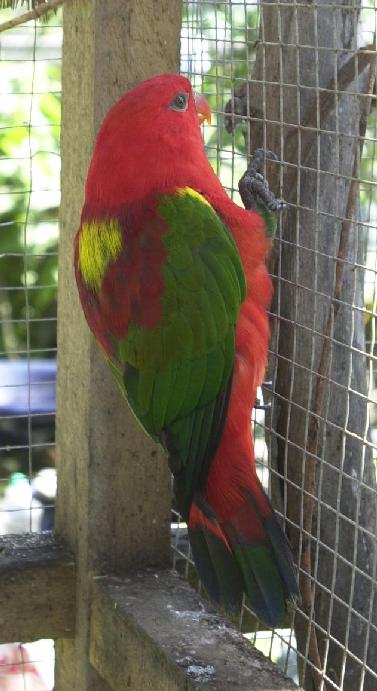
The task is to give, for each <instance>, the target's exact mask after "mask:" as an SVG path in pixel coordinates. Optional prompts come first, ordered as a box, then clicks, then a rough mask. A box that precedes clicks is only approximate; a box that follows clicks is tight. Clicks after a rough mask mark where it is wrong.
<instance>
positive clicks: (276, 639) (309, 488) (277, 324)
mask: <svg viewBox="0 0 377 691" xmlns="http://www.w3.org/2000/svg"><path fill="white" fill-rule="evenodd" d="M3 4H4V5H6V4H8V5H10V4H11V3H3ZM30 4H31V5H36V8H35V9H36V10H37V11H38V12H41V8H42V7H43V12H44V11H45V9H47V6H48V5H49V3H45V2H41V3H38V2H37V3H30ZM60 4H61V5H63V10H62V16H63V21H62V19H61V15H60V14H58V15H56V14H54V13H52V14H51V13H50V14H47V17H48V22H47V24H43V23H41V22H40V21H38V22H37V21H36V19H35V18H33V19H31V20H30V18H29V19H28V22H27V23H26V24H25V23H20V24H19V26H17V28H8V29H7V31H4V32H3V33H0V68H1V71H2V74H3V75H4V77H3V78H2V82H1V86H0V88H1V105H0V112H2V115H3V117H4V122H3V123H1V129H0V155H1V157H2V160H1V166H2V171H0V176H1V178H2V186H3V188H4V191H2V193H1V201H2V200H3V199H4V202H2V207H0V243H1V262H0V271H1V276H0V280H1V284H0V286H1V287H0V348H1V362H0V377H1V379H0V406H1V403H2V401H7V400H8V399H7V395H8V394H9V387H10V385H11V386H13V387H16V389H15V390H17V386H18V387H20V388H21V389H22V391H23V392H24V394H23V397H22V396H21V398H22V405H23V408H22V409H21V408H19V409H18V410H17V408H15V409H8V408H6V406H5V407H0V414H1V417H0V433H1V444H0V479H1V480H2V481H3V492H2V497H0V499H1V500H2V501H3V497H4V496H5V494H6V492H7V491H8V494H9V489H10V487H11V482H10V477H11V475H12V474H13V476H14V473H15V472H18V473H19V472H22V473H23V475H24V477H23V479H21V484H20V485H19V487H20V488H21V486H22V482H23V483H24V486H25V487H26V489H27V491H28V494H27V496H28V500H27V501H28V502H29V503H26V504H25V505H24V506H23V507H22V508H20V506H16V505H15V506H14V507H13V508H12V506H10V505H8V504H5V503H4V502H3V504H1V505H0V519H1V518H2V516H4V521H5V519H6V520H7V521H8V523H7V525H8V524H9V525H11V522H10V521H9V520H8V519H9V516H10V515H11V514H12V512H14V513H17V512H20V511H23V513H22V516H23V518H25V517H26V520H25V522H24V523H23V524H22V525H21V528H20V531H27V532H29V531H31V530H40V525H39V524H38V521H37V519H35V518H33V517H36V516H38V515H39V514H38V511H39V512H40V511H41V510H42V508H43V507H41V505H40V503H38V502H39V499H38V497H36V495H34V498H32V496H31V493H30V485H31V484H32V483H33V482H35V478H36V474H37V471H39V470H41V469H44V468H46V467H50V468H52V466H54V467H56V470H57V478H58V489H57V498H56V521H55V531H56V536H54V535H53V534H51V533H43V534H41V535H39V534H33V535H21V536H18V537H17V538H16V537H14V536H13V537H9V536H7V535H5V537H3V538H2V543H0V550H1V551H0V621H1V627H0V628H1V629H3V631H2V636H1V642H3V643H9V642H10V641H12V640H17V641H20V640H21V641H25V642H27V641H30V640H36V639H41V638H48V639H55V641H56V645H55V648H56V681H55V683H56V686H55V688H56V689H58V690H59V691H60V690H61V691H66V690H67V691H68V689H74V688H75V689H76V688H77V689H78V690H80V691H84V690H85V689H88V691H89V689H90V690H91V691H92V689H95V690H96V691H107V690H108V689H120V688H122V689H123V688H131V689H140V691H141V690H143V691H145V690H146V689H148V688H152V685H153V686H154V687H155V688H156V689H161V691H164V690H166V689H169V690H170V689H181V688H182V689H184V688H185V689H186V688H190V689H191V688H193V689H194V688H203V689H204V688H208V689H210V688H217V689H219V690H222V689H233V688H242V689H245V690H246V689H261V690H262V689H266V691H267V689H270V688H282V689H288V688H294V683H299V684H300V685H301V687H302V688H304V689H307V690H308V691H331V690H332V689H334V690H335V691H372V690H373V689H375V688H376V686H377V662H376V661H377V596H376V586H377V537H376V535H377V484H376V470H377V468H376V464H377V416H376V400H375V399H376V395H375V394H376V389H377V382H376V364H375V363H376V348H375V330H376V329H375V325H376V273H377V231H376V226H377V224H376V220H377V194H376V189H377V188H376V165H377V164H376V161H377V158H376V144H377V120H376V112H377V111H376V59H377V51H376V24H377V21H376V17H377V12H376V7H375V6H374V4H373V3H372V2H368V1H364V0H352V2H351V1H350V0H344V2H341V1H339V0H323V1H322V0H315V2H313V3H307V2H299V1H298V0H297V1H296V0H294V1H293V0H287V1H286V2H285V1H282V0H279V1H277V2H275V1H274V0H271V1H268V2H265V1H264V0H260V1H257V0H252V1H251V0H250V1H249V0H222V1H221V0H219V1H217V0H209V1H207V2H205V1H204V0H192V1H189V0H187V1H186V0H184V1H183V2H181V0H158V1H156V0H147V1H146V2H143V3H140V2H139V1H138V0H108V2H106V3H102V2H100V0H81V1H80V2H76V3H73V2H71V1H70V0H65V2H59V3H52V5H56V6H57V5H60ZM45 5H46V7H44V6H45ZM0 6H1V3H0ZM26 10H28V11H30V12H32V11H33V8H32V7H30V8H29V7H25V6H24V7H23V6H22V5H21V6H19V7H18V9H17V12H19V13H23V12H25V11H26ZM1 13H2V12H0V15H1ZM14 18H15V15H14V14H13V12H12V11H11V10H10V9H8V10H7V14H6V15H4V18H3V21H4V22H5V21H8V22H9V21H10V23H14ZM61 25H63V34H64V40H63V43H64V51H63V74H62V104H63V110H62V129H61V139H60V146H61V148H59V146H58V143H59V134H60V132H59V127H60V90H61V87H60V74H59V62H60V47H59V46H60V39H59V38H58V37H57V35H56V33H54V32H61V31H62V29H61ZM1 28H2V27H1V22H0V30H1ZM12 32H13V33H12ZM49 32H50V33H49ZM17 35H18V36H21V37H23V38H21V39H20V38H19V39H17ZM53 36H54V38H53ZM27 37H30V38H27ZM46 46H47V47H46ZM55 48H56V51H55ZM9 51H10V52H9ZM12 51H13V53H12ZM54 51H55V52H54ZM12 55H13V58H12ZM21 59H22V60H23V61H24V62H25V64H26V65H28V66H27V67H26V68H25V72H22V70H21V67H19V74H17V64H16V67H15V66H14V65H13V66H12V60H21ZM22 69H24V68H22ZM179 69H180V71H181V72H182V73H183V74H185V75H186V76H188V77H189V78H190V80H191V82H192V84H193V85H194V87H195V89H196V90H197V91H202V92H204V93H205V95H206V97H207V100H208V102H209V104H210V106H211V109H212V112H213V116H214V117H213V121H212V124H211V125H205V126H204V128H203V137H204V141H205V144H206V150H207V154H208V157H209V159H210V161H211V163H212V165H213V167H214V169H215V171H216V173H217V174H218V176H219V177H220V179H221V181H222V183H223V185H224V187H225V188H226V190H227V192H228V193H229V195H230V196H231V197H232V198H233V199H234V200H235V201H236V202H237V203H241V201H240V197H239V194H238V181H239V179H240V178H241V176H242V174H243V172H244V170H245V167H246V164H247V160H248V158H249V157H250V156H251V155H252V153H253V152H254V151H255V150H256V149H258V148H263V149H265V150H267V149H268V150H271V151H273V152H274V154H275V158H274V159H270V158H266V160H265V165H264V173H265V176H266V178H267V180H268V181H269V184H270V188H271V189H272V190H273V191H274V192H275V194H276V195H277V196H278V197H281V198H282V199H284V201H285V202H286V208H285V210H284V211H283V212H282V213H281V214H280V215H279V218H278V224H277V230H276V233H275V236H274V237H273V238H271V250H270V256H269V270H270V273H271V275H272V277H273V283H274V298H273V302H272V304H271V308H270V327H271V340H270V352H269V364H268V369H267V372H266V376H265V383H264V385H263V387H261V389H260V390H259V391H258V401H257V405H256V408H255V410H254V411H253V414H252V418H253V435H254V443H255V449H256V460H257V470H258V474H259V476H260V478H261V480H262V482H263V485H264V486H265V488H266V489H268V491H269V493H270V496H271V498H272V503H273V505H274V507H275V508H276V509H277V511H278V513H279V515H280V517H281V520H282V522H283V523H284V526H285V530H286V533H287V535H288V537H289V540H290V542H291V545H292V549H293V554H294V560H295V563H296V565H297V569H298V576H299V583H300V590H301V602H300V603H298V606H297V608H295V609H292V611H291V612H290V616H289V617H287V620H286V622H285V623H284V628H281V629H275V630H274V631H267V630H266V627H265V626H264V625H262V624H261V623H259V622H258V621H257V620H256V618H255V616H254V614H253V612H252V611H251V609H250V607H249V606H248V604H247V603H246V602H245V603H244V605H243V607H242V611H241V614H240V617H239V620H238V621H237V622H233V624H234V623H236V624H237V626H238V628H239V630H240V632H241V633H242V634H244V638H245V639H246V640H244V641H242V640H241V637H240V638H237V634H236V633H234V634H233V633H230V632H231V631H232V629H228V628H227V624H226V623H225V622H224V620H223V619H221V618H220V619H219V618H216V617H217V614H215V613H214V612H213V611H211V610H210V611H207V605H206V604H199V602H200V601H199V599H198V596H197V595H196V594H194V592H193V591H192V590H191V589H190V588H189V586H187V585H186V584H185V582H184V581H182V580H180V579H178V578H177V577H176V576H174V574H172V573H170V571H169V567H170V564H171V562H173V566H174V567H175V568H176V569H177V570H178V572H179V573H180V574H181V575H183V576H185V577H186V580H188V581H189V582H190V583H191V585H194V586H195V588H199V592H201V590H200V584H198V582H197V578H196V576H195V572H194V569H193V561H192V557H191V554H190V550H189V545H188V539H187V530H186V527H185V525H184V523H182V520H181V519H180V517H179V515H178V514H177V513H176V512H175V509H174V505H173V510H171V486H170V476H169V473H168V471H167V466H166V462H165V459H164V458H163V454H162V452H161V451H160V449H159V448H158V447H156V446H155V445H153V444H152V443H151V442H149V441H148V440H147V439H146V437H145V435H144V434H143V432H142V431H141V430H139V428H138V426H137V425H136V423H135V421H134V419H133V416H132V415H131V414H130V413H129V412H128V411H127V408H126V406H125V405H124V403H123V401H122V400H121V397H120V394H119V393H118V391H117V389H116V387H115V385H114V383H113V381H112V379H111V376H110V375H109V373H108V371H107V367H106V365H105V363H104V362H103V361H102V358H101V357H100V355H99V354H98V352H97V349H96V346H95V345H94V342H93V341H92V338H91V336H90V334H89V332H88V329H87V326H86V324H84V321H83V318H82V315H81V312H80V310H79V305H78V301H77V294H76V288H75V286H74V283H73V272H72V249H71V246H72V237H73V234H74V232H75V230H76V228H77V225H78V221H79V213H80V209H81V205H82V198H83V187H84V182H85V177H86V171H87V165H88V161H89V159H90V155H91V150H92V146H93V141H94V137H95V134H96V132H97V130H98V127H99V125H100V123H101V121H102V118H103V116H104V114H105V112H106V111H107V109H108V108H109V107H110V106H111V105H112V104H113V103H114V102H115V100H116V99H117V98H119V96H120V95H121V94H122V93H123V92H124V91H126V90H127V89H129V88H130V87H131V86H133V85H134V84H135V83H137V82H139V81H141V80H142V79H145V78H147V77H149V76H152V75H155V74H158V73H160V72H164V71H172V72H177V71H179ZM12 70H13V71H12ZM43 70H44V71H43ZM44 75H45V76H44ZM46 75H48V76H46ZM3 104H4V105H3ZM43 128H44V129H43ZM11 133H13V140H12V138H11V136H10V135H11ZM16 135H17V136H18V140H17V136H16ZM42 135H43V136H42ZM60 152H61V157H62V173H61V191H62V201H61V206H60V242H59V282H58V284H59V285H58V308H57V353H58V378H57V436H56V440H57V448H56V454H55V450H53V451H52V450H51V449H53V448H54V447H53V438H52V436H51V435H52V434H53V432H51V430H52V429H53V428H52V427H51V422H52V420H53V416H54V411H55V402H54V401H53V403H51V400H50V399H51V395H52V397H53V398H54V393H53V392H52V390H53V388H54V383H55V370H54V364H53V361H54V355H55V347H56V341H55V337H56V336H55V326H56V302H55V298H56V279H57V246H56V240H57V236H56V211H57V206H58V204H59V198H58V196H57V195H58V190H57V189H56V188H57V183H56V180H57V178H56V174H57V171H58V168H57V165H56V162H57V161H58V154H59V153H60ZM51 157H52V158H51ZM20 185H21V186H20ZM42 197H43V199H42ZM42 359H43V361H45V360H46V359H47V360H50V364H48V365H47V369H46V370H45V371H44V373H41V371H40V370H38V366H40V364H41V360H42ZM12 360H16V361H17V362H16V364H17V363H18V365H17V366H18V367H20V366H21V368H24V369H23V370H22V373H21V375H19V377H21V378H19V379H18V380H17V382H18V383H17V382H16V383H14V381H15V380H14V379H6V376H9V362H11V361H12ZM4 363H5V369H4V370H2V369H1V368H2V367H3V365H4ZM20 363H21V365H20ZM12 366H13V365H12ZM2 372H4V373H5V372H7V373H8V374H7V375H5V374H2ZM9 382H11V384H10V383H9ZM51 387H52V388H51ZM12 390H13V389H12ZM47 391H48V392H49V393H48V394H47V393H46V392H47ZM3 394H4V395H3ZM49 396H50V398H49ZM39 398H41V400H43V404H41V406H42V407H38V405H39ZM17 400H18V401H20V400H21V399H20V397H18V399H17ZM20 405H21V404H20ZM43 406H44V407H43ZM39 423H40V425H39ZM44 423H46V425H47V431H46V429H45V428H43V430H42V432H43V433H42V432H41V429H42V427H41V425H43V424H44ZM20 425H21V426H22V430H21V431H20V429H21V428H20V427H19V426H20ZM38 425H39V426H38ZM14 430H16V431H14ZM46 458H47V459H48V460H46ZM41 459H42V460H41ZM18 480H20V478H18ZM13 481H17V477H16V479H14V477H13ZM25 482H26V485H25ZM4 492H5V494H4ZM10 494H11V493H10ZM38 496H39V495H38ZM49 501H50V502H51V498H50V499H49ZM47 504H48V505H49V502H47ZM1 508H3V512H2V513H1ZM18 515H20V514H19V513H18ZM172 516H173V519H172ZM4 525H5V523H4ZM0 527H1V526H0ZM10 530H11V528H6V527H5V528H4V530H1V533H8V532H10ZM0 539H1V538H0ZM2 554H3V557H2V556H1V555H2ZM1 562H3V563H1ZM135 573H137V574H138V575H136V576H135ZM180 607H181V609H179V608H180ZM174 613H176V614H174ZM169 617H170V618H169ZM166 629H168V630H166ZM233 636H234V640H233V638H232V637H233ZM205 641H207V643H208V641H209V642H210V643H208V645H207V643H205ZM251 644H253V645H255V646H256V647H257V648H259V649H260V650H261V651H262V652H263V653H264V655H266V656H267V657H269V658H270V659H271V661H272V662H273V663H274V665H275V666H274V667H272V666H270V665H269V663H268V662H263V661H261V660H262V659H261V658H259V657H258V656H256V655H257V654H256V653H255V651H254V649H253V647H252V645H251ZM255 656H256V657H255ZM17 664H19V660H18V661H17ZM1 665H2V663H1V652H0V690H1V689H2V686H1V684H2V681H1V680H2V674H1ZM25 665H26V660H25ZM25 670H26V667H25ZM198 670H199V671H198ZM283 674H285V675H288V676H290V677H291V678H292V680H293V681H291V682H290V681H288V680H287V679H286V678H284V676H283ZM293 682H294V683H293ZM28 683H29V681H28V679H27V677H26V671H25V681H24V685H25V688H28V686H27V684H28ZM30 683H31V682H30Z"/></svg>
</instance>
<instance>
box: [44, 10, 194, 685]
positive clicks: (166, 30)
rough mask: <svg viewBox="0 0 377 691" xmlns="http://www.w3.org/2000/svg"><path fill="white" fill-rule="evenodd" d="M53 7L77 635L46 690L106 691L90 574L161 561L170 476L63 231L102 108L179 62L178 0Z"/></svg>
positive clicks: (69, 533) (62, 460)
mask: <svg viewBox="0 0 377 691" xmlns="http://www.w3.org/2000/svg"><path fill="white" fill-rule="evenodd" d="M63 14H64V44H63V94H62V139H61V152H62V203H61V238H60V249H59V296H58V360H59V372H58V392H57V448H58V452H57V471H58V496H57V505H56V530H57V533H58V534H60V535H62V536H63V537H64V539H66V540H67V543H68V544H69V546H70V548H71V549H72V551H73V552H74V554H75V558H76V563H77V572H78V578H77V604H78V606H77V627H76V638H75V640H74V641H65V642H60V641H59V642H58V643H57V667H56V689H57V691H72V689H77V690H78V691H106V688H107V687H105V686H104V684H103V683H102V682H101V680H100V679H99V678H98V675H97V676H96V675H95V674H94V671H93V670H92V669H90V666H89V665H88V645H89V641H88V616H89V612H90V590H89V588H88V583H89V582H90V576H91V575H93V574H103V573H108V572H109V571H117V572H118V571H120V572H125V571H127V570H128V569H130V568H132V567H135V566H137V567H138V568H139V567H141V566H142V565H143V564H151V563H155V562H158V561H159V562H160V563H164V562H165V563H166V562H167V561H168V558H169V519H170V474H169V472H168V469H167V464H166V461H165V459H164V458H163V456H162V453H161V451H160V450H158V449H157V447H156V446H155V445H153V444H152V443H151V442H150V441H149V440H148V439H147V437H146V435H145V434H144V433H143V432H142V430H141V429H140V428H139V427H138V425H137V424H136V422H135V420H134V418H133V416H132V415H131V413H130V412H129V410H128V408H127V405H126V403H125V401H124V400H123V399H122V397H121V395H120V393H119V391H118V389H117V386H116V384H115V382H114V380H113V377H112V376H111V373H110V371H109V369H108V367H107V365H106V363H105V362H104V360H103V358H102V357H101V355H100V353H99V351H98V348H97V347H96V345H95V343H94V339H93V337H92V336H91V334H90V332H89V329H88V326H87V324H86V323H85V320H84V317H83V315H82V310H81V307H80V305H79V300H78V295H77V290H76V286H75V282H74V277H73V267H72V238H73V235H74V233H75V231H76V229H77V227H78V224H79V219H80V210H81V206H82V201H83V191H84V182H85V177H86V172H87V167H88V163H89V159H90V155H91V151H92V147H93V142H94V138H95V135H96V132H97V130H98V128H99V126H100V124H101V121H102V119H103V117H104V115H105V113H106V111H107V110H108V108H109V107H110V106H111V105H112V104H113V103H114V102H115V101H116V100H117V99H118V98H119V97H120V96H121V95H122V94H123V93H124V92H125V91H127V90H128V89H129V88H130V87H132V86H133V85H134V84H135V83H136V82H138V81H141V80H142V79H145V78H147V77H151V76H152V75H155V74H157V73H159V72H165V71H170V72H173V71H178V69H179V37H180V28H181V0H143V2H140V0H106V2H103V0H80V2H72V1H71V0H67V2H65V3H64V13H63ZM120 145H121V142H120Z"/></svg>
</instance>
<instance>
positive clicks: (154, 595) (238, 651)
mask: <svg viewBox="0 0 377 691" xmlns="http://www.w3.org/2000/svg"><path fill="white" fill-rule="evenodd" d="M92 595H93V599H92V613H91V645H90V660H91V663H92V665H93V666H94V667H95V668H96V669H97V671H98V672H99V674H100V675H101V676H103V677H104V678H105V679H106V681H107V683H108V684H109V685H110V687H111V688H112V689H113V690H114V691H123V689H128V688H129V689H132V691H192V690H194V689H202V690H203V691H204V690H206V689H208V691H209V689H212V690H213V689H216V691H229V690H230V689H237V691H271V690H272V689H280V691H293V689H295V690H296V691H297V686H295V684H293V682H292V681H291V680H289V679H287V678H286V677H284V676H283V675H281V674H280V672H279V671H278V670H277V668H276V666H274V665H273V664H272V663H271V662H269V660H267V659H266V658H265V657H263V655H262V654H261V653H259V652H257V651H256V650H255V649H254V648H252V646H251V645H250V643H248V642H247V641H246V639H245V638H243V637H242V636H241V634H240V633H238V631H236V630H235V629H234V628H233V627H232V626H230V625H229V624H228V623H227V622H226V620H225V619H223V618H222V617H220V616H219V615H218V614H214V613H211V612H210V611H209V609H208V607H207V605H206V603H204V601H203V600H202V599H201V598H200V597H199V596H198V594H197V593H196V592H195V591H194V590H192V588H190V586H189V585H188V584H187V583H186V582H185V581H183V580H182V579H181V578H179V576H177V575H176V574H175V573H173V572H171V571H155V570H149V571H148V572H145V571H144V572H143V573H140V574H135V575H133V576H132V577H129V578H126V579H123V580H122V579H119V578H101V579H96V580H94V581H93V588H92Z"/></svg>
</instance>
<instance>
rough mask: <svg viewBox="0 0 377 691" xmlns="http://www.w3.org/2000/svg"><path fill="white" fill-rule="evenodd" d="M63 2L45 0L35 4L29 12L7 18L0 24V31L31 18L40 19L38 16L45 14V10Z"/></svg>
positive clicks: (59, 0)
mask: <svg viewBox="0 0 377 691" xmlns="http://www.w3.org/2000/svg"><path fill="white" fill-rule="evenodd" d="M63 2H64V0H47V2H44V3H42V4H40V5H36V6H35V7H34V9H32V10H29V12H25V13H24V14H20V15H19V16H18V17H14V18H13V19H9V21H7V22H3V23H2V24H0V33H1V32H2V31H8V29H14V27H16V26H19V25H20V24H25V23H26V22H30V21H31V20H32V19H40V17H43V16H44V15H45V14H47V12H50V11H51V10H55V9H57V8H58V7H60V5H62V4H63Z"/></svg>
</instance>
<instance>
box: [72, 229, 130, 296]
mask: <svg viewBox="0 0 377 691" xmlns="http://www.w3.org/2000/svg"><path fill="white" fill-rule="evenodd" d="M121 250H122V232H121V229H120V227H119V223H118V221H116V220H114V219H107V220H106V221H87V222H85V223H83V224H82V226H81V231H80V238H79V269H80V272H81V275H82V277H83V280H84V283H86V285H87V286H88V287H89V288H94V289H95V290H99V288H100V287H101V283H102V280H103V277H104V275H105V273H106V269H107V267H108V265H109V264H110V263H111V262H114V261H115V260H116V259H117V258H118V257H119V255H120V253H121Z"/></svg>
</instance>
